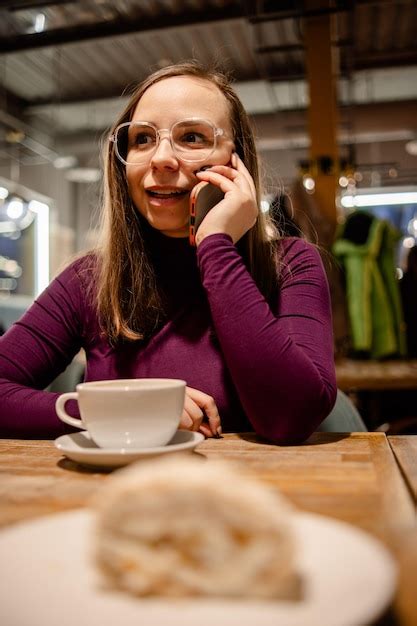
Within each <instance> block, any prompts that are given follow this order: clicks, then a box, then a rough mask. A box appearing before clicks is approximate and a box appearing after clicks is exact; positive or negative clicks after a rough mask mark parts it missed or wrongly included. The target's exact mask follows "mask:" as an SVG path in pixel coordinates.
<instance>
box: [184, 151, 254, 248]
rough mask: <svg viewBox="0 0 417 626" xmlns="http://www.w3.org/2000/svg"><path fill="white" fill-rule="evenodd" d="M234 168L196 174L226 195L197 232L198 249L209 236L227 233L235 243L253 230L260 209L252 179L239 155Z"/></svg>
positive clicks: (221, 168) (228, 167)
mask: <svg viewBox="0 0 417 626" xmlns="http://www.w3.org/2000/svg"><path fill="white" fill-rule="evenodd" d="M231 164H232V166H233V167H230V166H228V165H212V166H211V167H210V169H208V170H204V171H201V172H197V174H196V176H197V177H198V178H199V180H206V181H207V182H209V183H212V184H213V185H215V186H216V187H220V189H221V190H222V191H223V193H224V194H225V196H224V198H223V200H221V201H220V202H219V203H218V204H217V205H216V206H215V207H214V208H213V209H212V210H211V211H209V213H208V214H207V215H206V217H205V218H204V220H203V221H202V222H201V225H200V227H199V229H198V231H197V235H196V244H197V246H198V245H199V244H200V243H201V242H202V241H203V239H204V238H205V237H207V236H208V235H213V234H216V233H226V234H227V235H230V236H231V238H232V240H233V243H236V242H237V241H239V239H240V238H241V237H243V235H244V234H245V233H246V232H247V231H248V230H249V229H250V228H252V226H254V224H255V222H256V219H257V217H258V213H259V209H258V205H257V202H256V190H255V184H254V182H253V179H252V176H251V175H250V174H249V172H248V170H247V169H246V166H245V165H244V163H243V161H242V160H241V159H240V158H239V156H238V155H237V154H236V153H233V154H232V159H231Z"/></svg>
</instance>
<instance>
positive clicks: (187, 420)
mask: <svg viewBox="0 0 417 626" xmlns="http://www.w3.org/2000/svg"><path fill="white" fill-rule="evenodd" d="M183 423H184V426H185V427H186V428H190V426H192V425H193V420H192V419H191V417H188V415H187V417H186V418H185V420H184V422H183Z"/></svg>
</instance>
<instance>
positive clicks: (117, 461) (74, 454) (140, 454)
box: [55, 430, 204, 467]
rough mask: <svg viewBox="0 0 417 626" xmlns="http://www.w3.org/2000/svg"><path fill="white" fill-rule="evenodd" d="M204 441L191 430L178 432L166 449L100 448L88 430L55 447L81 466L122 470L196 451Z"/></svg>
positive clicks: (64, 438) (61, 440) (65, 438)
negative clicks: (144, 460) (174, 454)
mask: <svg viewBox="0 0 417 626" xmlns="http://www.w3.org/2000/svg"><path fill="white" fill-rule="evenodd" d="M202 441H204V435H202V434H201V433H196V432H191V431H190V430H177V432H176V433H175V435H174V436H173V438H172V439H171V441H170V442H169V443H167V444H166V446H160V447H158V448H138V449H135V450H131V449H120V450H117V449H112V448H99V447H98V446H97V445H96V444H95V443H94V441H93V440H92V439H91V437H90V435H89V433H88V432H87V431H85V430H83V431H81V432H79V433H72V434H71V435H62V437H58V439H55V446H56V447H57V448H58V450H61V452H62V453H63V454H65V456H67V457H68V458H69V459H72V460H73V461H77V463H82V464H83V465H91V466H94V467H122V466H123V465H127V464H128V463H132V461H137V460H138V459H142V458H143V459H149V458H151V457H154V456H160V455H162V454H172V453H174V452H184V451H186V450H194V448H195V447H196V446H198V445H199V444H200V443H201V442H202Z"/></svg>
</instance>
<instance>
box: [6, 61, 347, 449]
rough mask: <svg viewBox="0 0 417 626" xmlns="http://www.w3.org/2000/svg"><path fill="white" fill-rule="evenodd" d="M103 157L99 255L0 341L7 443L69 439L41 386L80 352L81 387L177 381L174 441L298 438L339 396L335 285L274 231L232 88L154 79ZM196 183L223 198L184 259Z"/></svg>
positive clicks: (311, 254) (200, 80) (199, 76)
mask: <svg viewBox="0 0 417 626" xmlns="http://www.w3.org/2000/svg"><path fill="white" fill-rule="evenodd" d="M105 158H106V166H105V188H104V219H103V234H102V242H101V245H100V246H99V248H98V249H97V250H96V251H94V252H93V253H91V254H89V255H87V256H85V257H83V258H81V259H79V260H77V261H75V262H74V263H72V264H71V265H70V266H69V267H68V268H67V269H66V270H65V271H64V272H63V273H62V274H61V275H60V276H58V277H57V278H56V279H55V280H54V281H53V282H52V283H51V285H50V286H49V287H48V288H47V289H46V291H45V292H44V293H43V294H42V295H41V296H40V297H39V298H38V300H37V302H35V304H34V305H33V306H32V307H31V309H29V311H28V312H27V313H26V314H25V315H24V316H23V318H22V319H21V321H19V322H18V323H17V324H15V325H14V326H13V327H12V328H11V329H10V330H9V331H8V333H6V335H5V336H4V337H3V338H2V339H1V343H0V379H1V382H0V409H1V410H0V415H1V428H2V433H3V435H8V436H11V435H13V436H28V435H31V436H54V435H57V434H59V433H60V432H62V431H61V429H62V424H61V423H60V422H59V420H58V419H57V417H56V414H55V408H54V407H55V400H56V396H57V394H52V393H48V392H45V391H42V389H44V388H45V387H46V386H47V385H48V384H49V383H50V382H51V381H52V380H53V379H54V377H55V376H56V375H57V374H58V373H59V372H61V371H62V370H63V369H64V368H65V367H66V365H67V364H68V363H69V362H70V361H71V359H72V358H73V356H74V355H75V354H76V353H77V352H78V350H79V349H80V348H81V347H83V348H84V349H85V351H86V355H87V368H86V378H85V379H86V380H87V381H89V380H97V379H114V378H129V377H130V378H133V377H173V378H182V379H184V380H186V381H187V385H188V387H187V394H186V403H185V409H184V413H183V416H182V422H181V427H183V428H188V429H192V430H200V431H201V432H203V433H204V434H205V435H206V436H207V437H210V436H216V435H218V434H220V433H221V432H222V430H223V432H225V431H241V432H242V431H247V430H255V431H256V432H257V433H258V434H260V435H263V436H264V437H266V438H267V439H269V440H272V441H274V442H277V443H281V444H285V443H294V442H299V441H302V440H304V439H305V438H306V437H308V436H309V435H310V433H311V432H312V431H314V430H315V428H316V427H317V426H318V424H319V423H320V422H321V421H322V420H323V419H324V418H325V417H326V415H327V414H328V413H329V412H330V410H331V408H332V406H333V404H334V401H335V396H336V384H335V373H334V366H333V353H332V350H333V344H332V332H331V315H330V303H329V294H328V287H327V283H326V279H325V275H324V272H323V269H322V265H321V262H320V258H319V255H318V253H317V251H316V249H315V248H314V247H312V246H310V245H309V244H307V243H306V242H305V241H303V240H302V239H296V238H281V239H280V238H279V236H278V235H276V236H272V234H271V233H272V232H273V230H272V227H271V226H270V227H269V228H267V224H266V223H265V218H264V216H263V215H262V214H261V213H260V211H259V206H260V183H259V174H258V164H257V156H256V151H255V145H254V138H253V134H252V131H251V129H250V126H249V122H248V118H247V115H246V113H245V111H244V109H243V107H242V104H241V103H240V101H239V99H238V98H237V96H236V94H235V92H234V91H233V89H232V88H231V87H230V85H229V83H228V82H227V80H226V78H225V77H224V76H223V75H222V74H219V73H216V72H210V71H206V70H205V69H203V68H202V67H200V66H199V65H198V64H197V63H194V62H191V63H183V64H179V65H174V66H171V67H167V68H165V69H163V70H160V71H158V72H156V73H154V74H152V75H151V76H150V77H149V78H147V79H146V80H145V81H144V82H143V83H142V84H141V85H139V87H138V88H137V90H136V91H135V93H134V94H133V96H132V98H131V100H130V102H129V104H128V106H127V108H126V109H125V111H124V112H123V113H122V115H121V116H120V118H119V120H118V121H117V122H116V124H115V125H114V128H113V130H112V132H111V136H110V141H109V142H108V145H107V152H106V157H105ZM206 168H207V169H206ZM199 181H207V182H210V183H212V184H213V185H215V186H217V187H220V189H221V190H222V191H223V193H224V194H225V196H224V199H223V200H222V201H221V202H219V204H217V205H216V206H215V207H214V208H213V209H212V210H211V211H210V212H209V213H208V215H207V216H206V217H205V219H204V220H203V222H202V224H201V226H200V228H199V230H198V232H197V237H196V241H197V247H196V248H193V247H191V246H190V245H189V242H188V206H189V195H190V191H191V189H192V188H193V187H194V186H195V185H196V184H197V183H198V182H199ZM69 404H70V403H69ZM72 409H73V410H74V411H75V407H72Z"/></svg>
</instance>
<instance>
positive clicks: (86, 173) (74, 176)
mask: <svg viewBox="0 0 417 626" xmlns="http://www.w3.org/2000/svg"><path fill="white" fill-rule="evenodd" d="M65 178H66V179H67V180H70V181H71V182H73V183H96V182H98V181H99V180H100V178H101V171H100V170H99V169H98V168H95V167H74V168H73V169H71V170H68V172H67V173H66V174H65Z"/></svg>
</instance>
